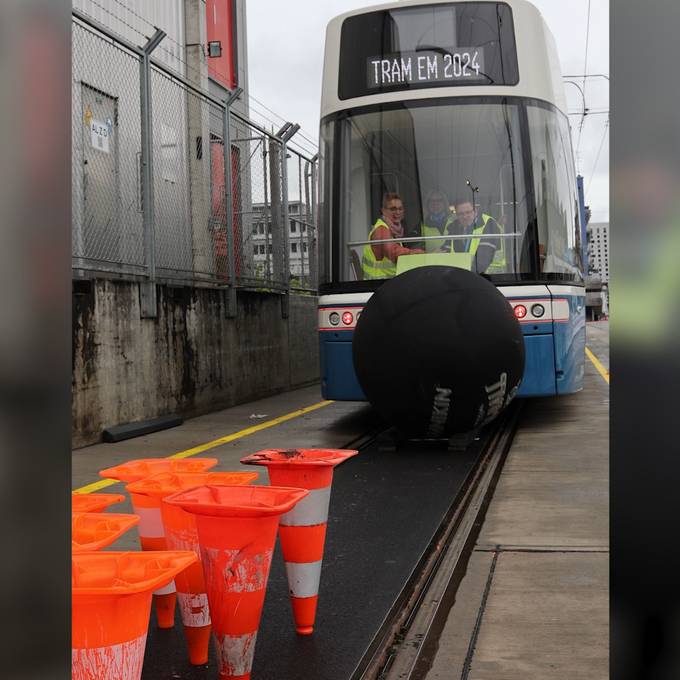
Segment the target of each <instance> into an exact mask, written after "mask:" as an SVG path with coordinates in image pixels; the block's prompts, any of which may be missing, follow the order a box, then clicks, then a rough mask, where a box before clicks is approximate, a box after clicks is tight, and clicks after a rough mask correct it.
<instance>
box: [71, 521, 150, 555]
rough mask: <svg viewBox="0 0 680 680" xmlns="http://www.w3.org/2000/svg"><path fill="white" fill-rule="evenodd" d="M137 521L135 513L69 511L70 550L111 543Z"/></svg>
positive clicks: (84, 549) (74, 550)
mask: <svg viewBox="0 0 680 680" xmlns="http://www.w3.org/2000/svg"><path fill="white" fill-rule="evenodd" d="M138 522H139V517H138V516H137V515H121V514H115V513H113V512H107V513H101V512H73V513H71V552H72V553H77V552H85V551H92V550H99V549H100V548H104V547H106V546H107V545H111V544H112V543H113V542H114V541H115V540H116V539H117V538H118V537H119V536H122V535H123V534H124V533H125V532H126V531H127V530H128V529H130V528H131V527H133V526H135V524H137V523H138Z"/></svg>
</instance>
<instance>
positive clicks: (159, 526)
mask: <svg viewBox="0 0 680 680" xmlns="http://www.w3.org/2000/svg"><path fill="white" fill-rule="evenodd" d="M217 463H218V460H217V458H192V459H191V460H188V459H176V458H139V459H136V460H130V461H127V462H126V463H122V464H121V465H116V466H115V467H111V468H107V469H106V470H100V471H99V474H100V475H101V476H102V477H106V478H108V479H118V480H120V481H121V482H128V483H129V482H136V481H138V480H140V479H144V477H148V476H149V475H153V474H155V473H157V472H166V471H172V472H203V471H205V470H209V469H210V468H211V467H214V466H215V465H217ZM130 500H131V501H132V511H133V512H134V513H135V514H136V515H139V542H140V543H141V546H142V550H165V549H166V548H167V544H166V542H165V533H164V532H163V522H162V521H161V508H160V501H159V500H157V499H150V498H148V497H145V496H137V495H135V494H131V496H130ZM153 595H154V597H153V599H154V607H155V609H156V620H157V622H158V627H159V628H172V627H173V626H174V625H175V605H176V603H177V593H176V590H175V582H174V581H171V582H170V583H168V584H167V585H166V586H164V587H163V588H161V589H159V590H158V591H157V592H155V593H154V594H153Z"/></svg>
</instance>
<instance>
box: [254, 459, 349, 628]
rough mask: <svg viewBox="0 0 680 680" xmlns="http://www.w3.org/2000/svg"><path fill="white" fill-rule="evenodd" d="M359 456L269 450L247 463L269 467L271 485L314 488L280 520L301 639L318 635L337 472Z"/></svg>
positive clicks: (280, 535) (289, 581) (282, 545)
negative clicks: (316, 624) (321, 584)
mask: <svg viewBox="0 0 680 680" xmlns="http://www.w3.org/2000/svg"><path fill="white" fill-rule="evenodd" d="M357 453H358V451H352V450H346V449H267V450H265V451H258V452H257V453H254V454H252V455H251V456H246V457H245V458H242V459H241V462H242V463H244V464H245V465H265V466H266V467H267V470H268V472H269V482H270V484H273V485H276V486H292V487H297V488H301V489H309V495H308V496H307V497H305V498H303V499H302V500H301V501H300V502H299V503H298V504H297V505H296V506H295V507H294V508H293V509H292V510H290V511H289V512H287V513H286V514H284V515H282V516H281V518H280V520H279V538H280V540H281V549H282V551H283V559H284V561H285V563H286V575H287V577H288V588H289V591H290V600H291V604H292V607H293V617H294V619H295V629H296V631H297V632H298V633H299V634H300V635H311V633H312V632H313V631H314V621H315V619H316V607H317V603H318V599H319V582H320V579H321V562H322V560H323V550H324V543H325V540H326V526H327V523H328V506H329V503H330V498H331V485H332V483H333V468H334V467H335V466H336V465H339V464H340V463H342V462H343V461H345V460H347V458H350V457H351V456H355V455H356V454H357Z"/></svg>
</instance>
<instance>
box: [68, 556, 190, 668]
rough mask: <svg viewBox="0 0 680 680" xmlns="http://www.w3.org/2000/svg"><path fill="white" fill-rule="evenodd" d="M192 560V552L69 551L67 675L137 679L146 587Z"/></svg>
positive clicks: (147, 597) (147, 598) (147, 601)
mask: <svg viewBox="0 0 680 680" xmlns="http://www.w3.org/2000/svg"><path fill="white" fill-rule="evenodd" d="M195 561H196V555H195V554H194V553H192V552H156V553H141V552H106V551H104V552H87V553H78V554H76V555H73V557H72V567H71V598H72V623H71V626H72V636H71V648H72V649H71V679H72V680H139V678H140V677H141V675H142V664H143V662H144V648H145V645H146V634H147V630H148V628H149V612H150V610H151V591H152V590H153V589H154V588H157V587H158V586H160V585H163V584H164V583H167V582H168V581H171V580H172V579H173V577H174V576H175V575H176V574H178V573H179V572H181V571H182V570H183V569H186V568H187V567H188V566H189V565H190V564H191V563H192V562H195Z"/></svg>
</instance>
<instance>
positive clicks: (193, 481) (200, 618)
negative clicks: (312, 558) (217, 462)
mask: <svg viewBox="0 0 680 680" xmlns="http://www.w3.org/2000/svg"><path fill="white" fill-rule="evenodd" d="M255 479H257V472H178V473H175V472H159V473H158V474H156V475H151V477H147V478H146V479H141V480H139V481H138V482H133V483H132V484H128V486H127V490H128V491H129V492H130V493H135V494H141V495H145V496H153V497H155V498H158V499H160V503H161V518H162V520H163V528H164V530H165V540H166V542H167V544H168V548H169V549H170V550H193V551H194V552H195V553H196V555H197V556H199V558H200V550H199V547H198V532H197V530H196V519H195V517H194V515H192V514H191V513H189V512H185V511H184V510H182V508H180V507H179V506H177V505H170V504H169V503H166V502H165V501H164V500H163V499H164V498H165V497H166V496H171V495H172V494H174V493H177V492H178V491H183V490H185V489H192V488H194V487H197V486H203V485H205V484H210V485H217V486H220V485H224V484H228V485H238V484H249V483H250V482H252V481H254V480H255ZM175 585H176V587H177V600H178V602H179V610H180V613H181V615H182V623H183V624H184V635H185V638H186V641H187V647H188V649H189V662H190V663H191V664H193V665H195V666H201V665H203V664H206V663H208V647H209V646H210V611H209V607H208V595H207V593H206V589H205V580H204V578H203V567H202V565H201V563H200V562H197V563H196V564H192V565H191V566H190V567H188V568H187V569H186V570H185V571H183V572H182V573H181V574H179V575H178V576H177V578H176V579H175Z"/></svg>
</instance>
